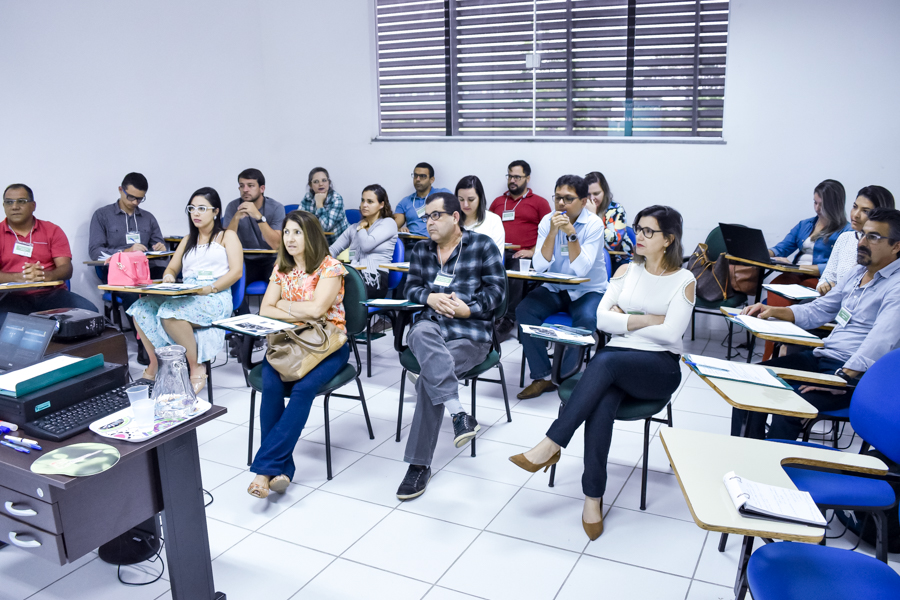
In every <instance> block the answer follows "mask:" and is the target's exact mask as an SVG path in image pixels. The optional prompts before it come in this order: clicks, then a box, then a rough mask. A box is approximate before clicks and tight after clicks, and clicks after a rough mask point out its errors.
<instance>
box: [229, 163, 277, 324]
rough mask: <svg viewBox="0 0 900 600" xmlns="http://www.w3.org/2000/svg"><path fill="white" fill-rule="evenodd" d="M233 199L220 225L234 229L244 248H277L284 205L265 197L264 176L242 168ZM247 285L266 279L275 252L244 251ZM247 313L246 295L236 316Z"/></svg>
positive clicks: (258, 172) (273, 261)
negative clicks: (239, 194)
mask: <svg viewBox="0 0 900 600" xmlns="http://www.w3.org/2000/svg"><path fill="white" fill-rule="evenodd" d="M238 191H239V192H240V193H241V197H240V198H236V199H234V200H232V201H231V202H229V203H228V206H226V207H225V216H224V217H223V219H222V224H223V225H224V227H225V228H226V229H230V230H231V231H235V232H237V234H238V239H240V240H241V245H242V246H243V247H244V249H245V250H250V249H259V248H263V249H268V248H271V249H273V250H277V249H278V245H279V244H280V243H281V228H282V226H283V224H284V206H283V205H282V204H281V203H279V202H276V201H275V200H272V199H271V198H269V197H268V196H265V195H264V193H265V191H266V178H265V176H263V174H262V172H261V171H260V170H259V169H244V170H243V171H241V173H240V175H238ZM244 265H245V268H246V273H247V284H248V285H249V284H251V283H253V282H255V281H266V282H268V281H269V277H271V276H272V269H273V268H274V267H275V255H274V254H244ZM249 312H250V308H249V302H248V298H247V296H244V301H243V302H242V303H241V306H240V307H239V308H238V314H239V315H246V314H247V313H249Z"/></svg>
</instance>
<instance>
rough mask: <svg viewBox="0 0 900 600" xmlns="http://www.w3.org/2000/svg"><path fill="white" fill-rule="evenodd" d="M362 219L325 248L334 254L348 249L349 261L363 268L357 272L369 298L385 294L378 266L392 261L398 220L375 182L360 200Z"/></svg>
mask: <svg viewBox="0 0 900 600" xmlns="http://www.w3.org/2000/svg"><path fill="white" fill-rule="evenodd" d="M359 212H360V214H361V215H362V219H361V220H360V221H359V223H356V224H353V225H350V226H349V227H347V229H345V230H344V233H342V234H341V235H340V237H338V239H337V240H335V242H334V243H333V244H331V247H330V248H329V249H328V252H329V253H330V254H331V255H332V256H334V257H335V258H337V255H338V254H340V253H341V252H343V251H344V250H346V249H347V248H349V249H350V264H351V265H352V266H354V267H364V270H362V271H360V274H361V275H362V276H363V281H364V283H365V285H366V297H367V298H369V300H372V299H374V298H384V297H385V296H387V286H388V272H387V269H382V268H381V267H380V266H379V265H385V264H388V263H390V262H392V261H393V260H394V245H395V244H396V243H397V223H396V221H394V219H392V218H391V215H392V214H393V213H392V212H391V201H390V200H389V199H388V195H387V192H386V191H385V189H384V188H383V187H381V186H380V185H378V184H377V183H375V184H372V185H369V186H366V187H365V188H363V191H362V199H361V200H360V201H359Z"/></svg>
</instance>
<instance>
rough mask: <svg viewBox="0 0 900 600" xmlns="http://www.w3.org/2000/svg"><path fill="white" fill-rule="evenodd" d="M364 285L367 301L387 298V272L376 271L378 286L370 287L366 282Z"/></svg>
mask: <svg viewBox="0 0 900 600" xmlns="http://www.w3.org/2000/svg"><path fill="white" fill-rule="evenodd" d="M365 285H366V298H368V299H369V300H380V299H381V298H385V297H387V292H388V274H387V271H378V285H371V284H370V283H369V282H368V281H366V282H365Z"/></svg>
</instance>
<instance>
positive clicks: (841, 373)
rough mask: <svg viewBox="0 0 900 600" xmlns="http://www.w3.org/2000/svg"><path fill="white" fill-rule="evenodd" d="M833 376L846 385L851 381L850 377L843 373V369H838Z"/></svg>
mask: <svg viewBox="0 0 900 600" xmlns="http://www.w3.org/2000/svg"><path fill="white" fill-rule="evenodd" d="M834 374H835V375H837V376H838V377H840V378H841V379H843V380H844V381H846V382H847V383H851V382H852V381H853V377H850V376H849V375H847V374H846V373H844V368H843V367H840V368H839V369H838V370H837V371H835V372H834Z"/></svg>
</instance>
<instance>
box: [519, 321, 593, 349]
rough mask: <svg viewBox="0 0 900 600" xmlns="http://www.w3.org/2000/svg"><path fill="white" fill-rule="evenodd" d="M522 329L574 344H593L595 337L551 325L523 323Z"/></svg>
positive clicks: (530, 333)
mask: <svg viewBox="0 0 900 600" xmlns="http://www.w3.org/2000/svg"><path fill="white" fill-rule="evenodd" d="M521 327H522V331H524V332H525V333H527V334H529V335H535V336H538V337H542V338H550V339H554V340H559V341H560V342H569V343H574V344H583V345H591V346H592V345H593V344H594V338H593V336H590V335H576V334H574V333H569V332H567V331H560V330H559V329H551V328H550V327H538V326H535V325H521Z"/></svg>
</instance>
